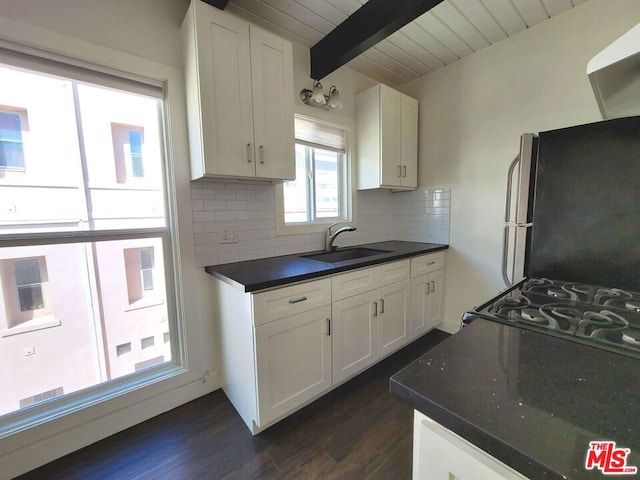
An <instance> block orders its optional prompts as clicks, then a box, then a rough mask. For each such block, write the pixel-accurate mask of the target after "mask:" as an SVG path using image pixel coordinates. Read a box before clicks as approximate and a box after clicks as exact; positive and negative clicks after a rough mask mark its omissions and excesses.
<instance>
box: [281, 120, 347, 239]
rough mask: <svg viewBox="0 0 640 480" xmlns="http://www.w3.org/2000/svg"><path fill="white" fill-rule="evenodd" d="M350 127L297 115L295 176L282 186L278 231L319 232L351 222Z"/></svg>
mask: <svg viewBox="0 0 640 480" xmlns="http://www.w3.org/2000/svg"><path fill="white" fill-rule="evenodd" d="M348 133H349V128H348V127H347V126H344V125H339V124H336V123H330V122H325V121H320V120H316V119H311V118H308V117H303V116H298V115H297V116H296V118H295V162H296V179H295V180H294V181H291V182H287V183H285V184H284V185H283V186H282V187H280V189H279V191H278V194H279V206H278V210H279V212H278V214H279V217H280V218H279V225H278V227H279V231H282V233H289V232H291V233H293V232H296V231H316V230H317V231H319V230H323V229H325V228H326V227H327V225H329V224H332V223H335V222H349V221H352V219H353V218H352V212H353V201H352V185H351V172H350V168H349V165H350V164H349V159H350V155H349V150H348V141H349V138H348Z"/></svg>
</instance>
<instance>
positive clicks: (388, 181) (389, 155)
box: [380, 85, 402, 186]
mask: <svg viewBox="0 0 640 480" xmlns="http://www.w3.org/2000/svg"><path fill="white" fill-rule="evenodd" d="M401 108H402V94H401V93H400V92H398V91H396V90H393V89H391V88H389V87H387V86H386V85H380V143H381V145H380V148H381V154H380V180H381V181H380V183H381V184H382V185H385V186H400V185H401V179H400V175H401V174H402V171H401V168H400V167H401V165H400V125H401V113H400V112H401Z"/></svg>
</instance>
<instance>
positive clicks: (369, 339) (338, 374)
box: [332, 291, 379, 383]
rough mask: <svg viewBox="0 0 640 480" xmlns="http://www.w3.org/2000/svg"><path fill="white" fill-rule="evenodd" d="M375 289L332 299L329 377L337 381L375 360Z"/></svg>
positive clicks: (376, 333)
mask: <svg viewBox="0 0 640 480" xmlns="http://www.w3.org/2000/svg"><path fill="white" fill-rule="evenodd" d="M377 298H378V297H377V295H376V291H372V292H365V293H361V294H359V295H356V296H354V297H349V298H346V299H344V300H340V301H339V302H336V303H334V304H333V306H332V314H333V315H332V316H333V380H334V382H335V383H340V382H342V381H344V380H346V379H347V378H349V377H352V376H354V375H355V374H356V373H358V372H361V371H362V370H364V369H365V368H367V367H368V366H369V365H371V364H373V363H375V362H376V360H377V359H378V357H379V355H378V342H377V338H378V322H377V321H376V316H375V304H376V301H377Z"/></svg>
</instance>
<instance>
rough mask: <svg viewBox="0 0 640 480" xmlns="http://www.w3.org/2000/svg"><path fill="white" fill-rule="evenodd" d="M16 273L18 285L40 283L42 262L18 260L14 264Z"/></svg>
mask: <svg viewBox="0 0 640 480" xmlns="http://www.w3.org/2000/svg"><path fill="white" fill-rule="evenodd" d="M13 269H14V270H15V274H16V285H29V284H32V283H40V282H41V280H40V262H38V261H37V260H27V261H24V262H16V263H15V264H14V266H13Z"/></svg>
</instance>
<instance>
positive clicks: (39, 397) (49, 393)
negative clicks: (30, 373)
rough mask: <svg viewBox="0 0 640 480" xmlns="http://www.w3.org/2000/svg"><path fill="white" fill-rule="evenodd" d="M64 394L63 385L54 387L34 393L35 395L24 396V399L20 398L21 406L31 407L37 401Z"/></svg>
mask: <svg viewBox="0 0 640 480" xmlns="http://www.w3.org/2000/svg"><path fill="white" fill-rule="evenodd" d="M63 394H64V389H63V388H62V387H58V388H54V389H53V390H48V391H46V392H42V393H39V394H37V395H34V396H33V397H29V398H23V399H22V400H20V408H25V407H30V406H31V405H35V404H36V403H40V402H44V401H46V400H50V399H52V398H56V397H59V396H60V395H63Z"/></svg>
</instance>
